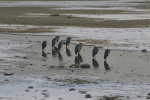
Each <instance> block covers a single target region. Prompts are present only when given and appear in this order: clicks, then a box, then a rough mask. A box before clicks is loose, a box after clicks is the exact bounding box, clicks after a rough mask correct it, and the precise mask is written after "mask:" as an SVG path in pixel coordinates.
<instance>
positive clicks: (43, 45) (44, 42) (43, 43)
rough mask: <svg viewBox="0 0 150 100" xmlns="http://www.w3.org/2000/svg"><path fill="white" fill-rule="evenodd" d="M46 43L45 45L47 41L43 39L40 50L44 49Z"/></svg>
mask: <svg viewBox="0 0 150 100" xmlns="http://www.w3.org/2000/svg"><path fill="white" fill-rule="evenodd" d="M46 45H47V41H43V42H42V51H43V50H44V49H45V47H46Z"/></svg>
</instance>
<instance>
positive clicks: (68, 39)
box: [66, 37, 71, 46]
mask: <svg viewBox="0 0 150 100" xmlns="http://www.w3.org/2000/svg"><path fill="white" fill-rule="evenodd" d="M70 41H71V37H68V38H67V39H66V46H68V44H70Z"/></svg>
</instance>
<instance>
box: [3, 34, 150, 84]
mask: <svg viewBox="0 0 150 100" xmlns="http://www.w3.org/2000/svg"><path fill="white" fill-rule="evenodd" d="M1 36H2V37H3V39H6V40H7V39H9V40H13V41H19V42H21V43H26V44H31V45H32V46H29V47H27V48H25V49H21V50H15V49H14V50H13V51H15V52H18V53H22V54H25V55H26V56H20V55H15V57H14V59H15V58H19V59H23V58H24V57H25V60H29V61H28V63H22V61H21V62H19V63H18V64H17V66H16V68H13V69H10V70H7V69H5V71H6V72H7V73H15V74H25V75H29V74H31V75H49V76H53V75H67V76H68V75H75V76H76V75H77V76H89V77H99V78H101V79H103V80H111V81H118V82H149V78H150V76H149V70H150V68H149V63H150V62H149V56H148V55H149V52H147V53H143V52H141V51H122V50H111V52H110V55H109V57H108V59H107V61H106V62H104V61H105V60H104V58H103V57H104V51H105V49H104V48H102V47H99V49H100V51H99V53H98V54H97V55H96V57H95V58H93V57H92V50H93V47H94V46H92V45H91V46H88V45H86V44H85V45H84V46H83V48H82V50H81V52H80V56H81V57H80V59H76V56H77V55H75V52H74V47H75V45H76V44H75V43H71V44H70V45H69V47H68V49H66V46H65V45H63V47H62V49H61V50H60V54H57V53H56V54H55V55H53V52H52V46H51V40H52V38H54V37H55V36H29V35H9V34H1ZM60 39H61V40H65V39H66V37H63V36H62V37H60ZM44 40H46V41H48V45H47V47H46V49H45V55H46V56H47V57H44V56H42V48H41V43H42V41H44ZM56 47H57V45H56ZM66 50H68V51H70V53H69V54H68V51H67V52H66ZM84 63H86V64H90V68H81V66H80V65H81V64H84ZM72 64H76V66H71V65H72Z"/></svg>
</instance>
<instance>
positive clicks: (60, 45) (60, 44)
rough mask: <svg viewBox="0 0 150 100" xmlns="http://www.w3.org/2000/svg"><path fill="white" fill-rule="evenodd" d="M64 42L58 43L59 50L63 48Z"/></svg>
mask: <svg viewBox="0 0 150 100" xmlns="http://www.w3.org/2000/svg"><path fill="white" fill-rule="evenodd" d="M63 44H64V41H63V40H62V41H60V42H59V44H58V51H59V50H60V49H61V47H62V45H63Z"/></svg>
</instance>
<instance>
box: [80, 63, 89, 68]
mask: <svg viewBox="0 0 150 100" xmlns="http://www.w3.org/2000/svg"><path fill="white" fill-rule="evenodd" d="M81 68H90V64H86V63H85V64H81Z"/></svg>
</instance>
